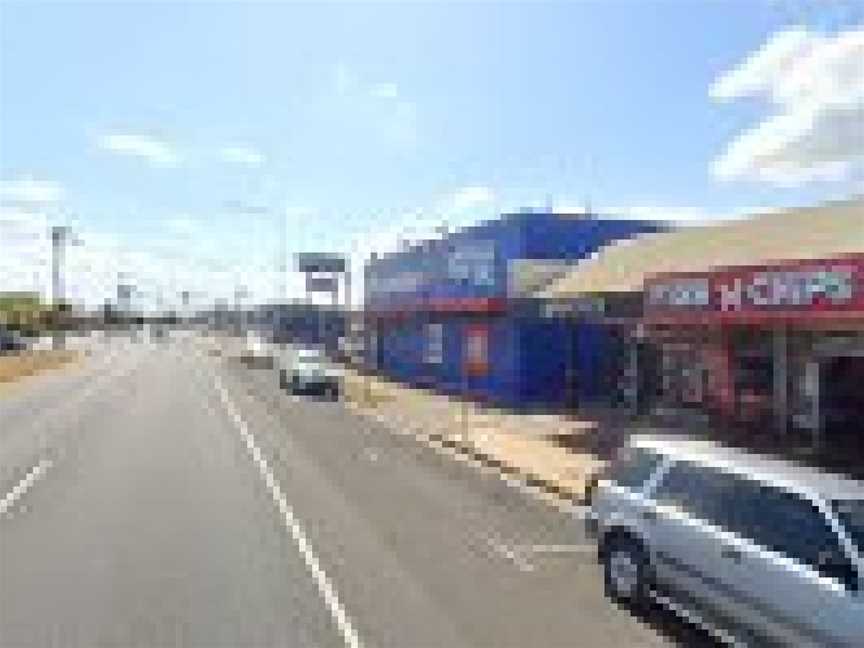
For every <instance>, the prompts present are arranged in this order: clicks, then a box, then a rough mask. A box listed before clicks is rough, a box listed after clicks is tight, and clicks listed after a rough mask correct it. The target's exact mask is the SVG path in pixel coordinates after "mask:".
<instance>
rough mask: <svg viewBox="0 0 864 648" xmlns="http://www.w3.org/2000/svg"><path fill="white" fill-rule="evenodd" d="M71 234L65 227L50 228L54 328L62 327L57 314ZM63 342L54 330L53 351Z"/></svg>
mask: <svg viewBox="0 0 864 648" xmlns="http://www.w3.org/2000/svg"><path fill="white" fill-rule="evenodd" d="M71 232H72V230H71V229H70V228H69V226H67V225H53V226H51V302H52V306H53V308H54V312H55V317H56V318H57V319H56V320H55V327H57V326H60V325H62V321H61V318H60V315H59V313H60V311H61V309H62V308H63V306H65V304H64V303H63V302H64V301H65V295H64V288H65V284H64V281H63V279H64V277H63V271H64V269H65V268H64V266H65V262H66V243H67V241H68V240H69V237H70V234H71ZM64 342H65V339H64V335H63V333H62V332H61V331H58V330H57V329H56V328H55V330H54V331H53V332H52V346H53V347H54V348H55V349H62V348H63V346H64Z"/></svg>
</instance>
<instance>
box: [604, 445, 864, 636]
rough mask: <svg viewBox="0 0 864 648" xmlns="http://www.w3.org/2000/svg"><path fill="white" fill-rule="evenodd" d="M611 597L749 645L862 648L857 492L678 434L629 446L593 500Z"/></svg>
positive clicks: (863, 499)
mask: <svg viewBox="0 0 864 648" xmlns="http://www.w3.org/2000/svg"><path fill="white" fill-rule="evenodd" d="M590 511H591V513H590V515H589V520H590V522H589V529H590V531H591V532H592V533H593V534H594V535H596V537H597V540H598V557H599V560H600V562H601V563H602V565H603V568H604V580H605V587H606V593H607V595H608V596H609V597H610V598H611V599H612V600H614V601H615V602H617V603H619V604H624V605H626V606H635V607H642V606H644V605H645V604H646V602H650V601H652V600H653V601H656V602H659V603H660V604H662V605H664V606H666V607H669V608H671V609H672V610H673V611H674V612H677V613H678V614H680V615H682V616H685V617H687V618H688V619H689V620H692V621H696V622H697V623H698V624H699V625H703V626H704V627H706V628H707V629H709V630H714V631H715V632H714V634H715V635H716V636H719V637H721V638H725V639H727V640H730V641H731V640H732V639H734V641H736V642H738V643H740V644H743V645H750V646H772V645H783V646H796V647H798V646H838V647H839V646H843V647H850V648H851V647H852V646H859V647H860V646H862V645H864V484H862V483H861V482H858V481H856V480H853V479H850V478H845V477H841V476H839V475H832V474H828V473H826V472H824V471H821V470H817V469H815V468H812V469H811V468H806V467H804V466H800V465H798V464H795V463H792V462H787V461H784V460H780V459H773V458H768V457H763V456H761V455H755V454H752V453H748V452H746V451H743V450H738V449H733V448H728V447H724V446H722V445H720V444H717V443H713V442H710V441H697V440H684V439H682V438H681V437H680V436H677V437H676V436H671V435H669V436H664V435H662V434H661V435H642V436H636V437H633V438H632V439H631V440H630V442H629V443H628V445H627V446H626V447H624V448H623V450H622V452H621V453H620V455H619V456H618V457H617V458H616V460H614V461H613V462H612V463H611V464H610V466H609V467H608V468H607V469H606V470H605V471H604V472H603V473H602V474H601V475H600V476H599V478H598V480H597V482H596V484H595V486H594V487H593V489H592V491H591V501H590Z"/></svg>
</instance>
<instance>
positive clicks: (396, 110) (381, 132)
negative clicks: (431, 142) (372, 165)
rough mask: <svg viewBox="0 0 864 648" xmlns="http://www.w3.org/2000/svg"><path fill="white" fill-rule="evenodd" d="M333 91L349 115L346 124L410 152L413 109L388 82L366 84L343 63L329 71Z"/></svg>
mask: <svg viewBox="0 0 864 648" xmlns="http://www.w3.org/2000/svg"><path fill="white" fill-rule="evenodd" d="M333 88H334V90H335V93H336V95H337V96H338V97H339V99H340V103H341V104H342V105H343V107H344V108H346V110H347V111H350V112H349V114H348V116H346V122H347V123H352V122H353V123H355V124H356V125H357V126H358V127H359V128H360V130H361V131H370V132H373V133H376V134H377V135H378V136H379V137H381V138H382V139H383V140H385V141H388V140H389V141H390V142H391V143H392V144H394V145H396V146H397V147H398V148H403V149H404V148H408V149H410V148H412V147H413V146H415V145H416V143H417V140H418V127H417V126H418V123H417V106H416V104H415V103H414V102H413V101H409V100H407V99H405V98H403V97H402V96H401V92H400V90H399V86H398V85H397V84H396V83H394V82H392V81H379V82H374V83H370V82H368V81H366V80H364V79H361V78H360V76H359V75H358V74H357V73H356V72H355V71H354V70H353V69H352V68H350V67H349V66H347V65H346V64H345V63H341V62H340V63H337V64H336V65H335V66H334V68H333Z"/></svg>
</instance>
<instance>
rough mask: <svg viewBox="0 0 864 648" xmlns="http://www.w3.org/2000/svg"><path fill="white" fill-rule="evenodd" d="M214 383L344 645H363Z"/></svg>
mask: <svg viewBox="0 0 864 648" xmlns="http://www.w3.org/2000/svg"><path fill="white" fill-rule="evenodd" d="M213 379H214V386H215V387H216V391H217V392H218V393H219V398H220V400H221V401H222V405H223V406H224V407H225V411H226V413H227V414H228V416H229V418H230V419H231V420H232V421H233V422H234V424H235V426H236V427H237V429H238V431H239V432H240V436H241V437H242V438H243V440H244V441H245V442H246V449H247V450H248V451H249V454H250V455H251V457H252V460H253V461H254V462H255V464H256V465H257V467H258V471H259V472H260V474H261V477H262V479H264V483H265V484H266V485H267V489H268V490H269V491H270V494H271V495H272V497H273V501H274V502H275V503H276V506H277V507H278V508H279V512H280V513H281V514H282V518H283V520H284V521H285V526H286V528H287V529H288V531H289V532H290V534H291V538H292V539H293V540H294V543H295V544H296V546H297V549H298V550H299V552H300V555H301V556H302V558H303V562H304V563H305V564H306V568H307V569H308V570H309V572H310V574H311V575H312V578H313V579H314V581H315V585H316V586H317V588H318V592H319V594H320V595H321V597H322V598H323V600H324V603H325V605H326V606H327V610H328V611H329V612H330V616H331V617H332V618H333V620H334V621H335V623H336V626H337V627H338V629H339V632H340V633H341V635H342V639H343V640H344V642H345V645H346V646H347V647H348V648H361V647H362V645H363V643H362V642H361V640H360V636H359V634H358V633H357V630H356V629H355V628H354V624H353V623H352V621H351V619H350V617H349V616H348V613H347V612H346V610H345V606H344V605H343V604H342V602H341V601H340V600H339V596H338V594H337V593H336V588H335V587H334V586H333V582H332V581H331V580H330V578H329V577H328V576H327V574H326V572H325V571H324V569H323V568H322V567H321V562H320V561H319V559H318V556H317V554H316V553H315V550H314V549H313V547H312V545H311V543H310V542H309V539H308V538H307V536H306V533H305V531H304V530H303V527H302V526H301V524H300V522H299V521H298V520H297V517H296V516H295V515H294V510H293V509H292V508H291V505H290V504H288V500H287V499H286V497H285V494H284V493H283V492H282V488H281V486H280V485H279V482H278V481H277V480H276V477H275V476H274V475H273V471H272V470H270V466H269V465H268V463H267V460H266V459H265V458H264V456H263V455H262V453H261V450H260V449H259V448H258V446H257V445H256V443H255V437H254V436H253V435H252V433H251V432H250V431H249V428H248V426H247V425H246V422H245V421H244V420H243V417H241V416H240V413H239V412H238V411H237V408H236V407H235V406H234V403H233V402H232V400H231V397H230V396H229V395H228V392H227V391H226V389H225V387H224V386H223V385H222V381H221V380H220V379H219V376H218V375H216V374H214V376H213Z"/></svg>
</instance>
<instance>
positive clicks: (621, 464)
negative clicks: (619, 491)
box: [602, 446, 660, 489]
mask: <svg viewBox="0 0 864 648" xmlns="http://www.w3.org/2000/svg"><path fill="white" fill-rule="evenodd" d="M659 463H660V457H659V456H657V455H656V454H655V453H653V452H651V451H650V450H646V449H645V448H639V447H633V446H625V447H624V448H621V450H620V451H619V452H618V455H617V456H616V457H615V459H613V460H612V463H610V464H609V467H608V468H607V469H606V471H605V472H604V473H603V476H602V478H603V479H608V480H609V481H612V482H615V483H616V484H618V485H619V486H623V487H624V488H633V489H639V488H642V486H643V485H644V484H645V482H646V481H647V480H648V478H649V477H650V476H651V475H652V474H653V473H654V469H655V468H657V465H658V464H659Z"/></svg>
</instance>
